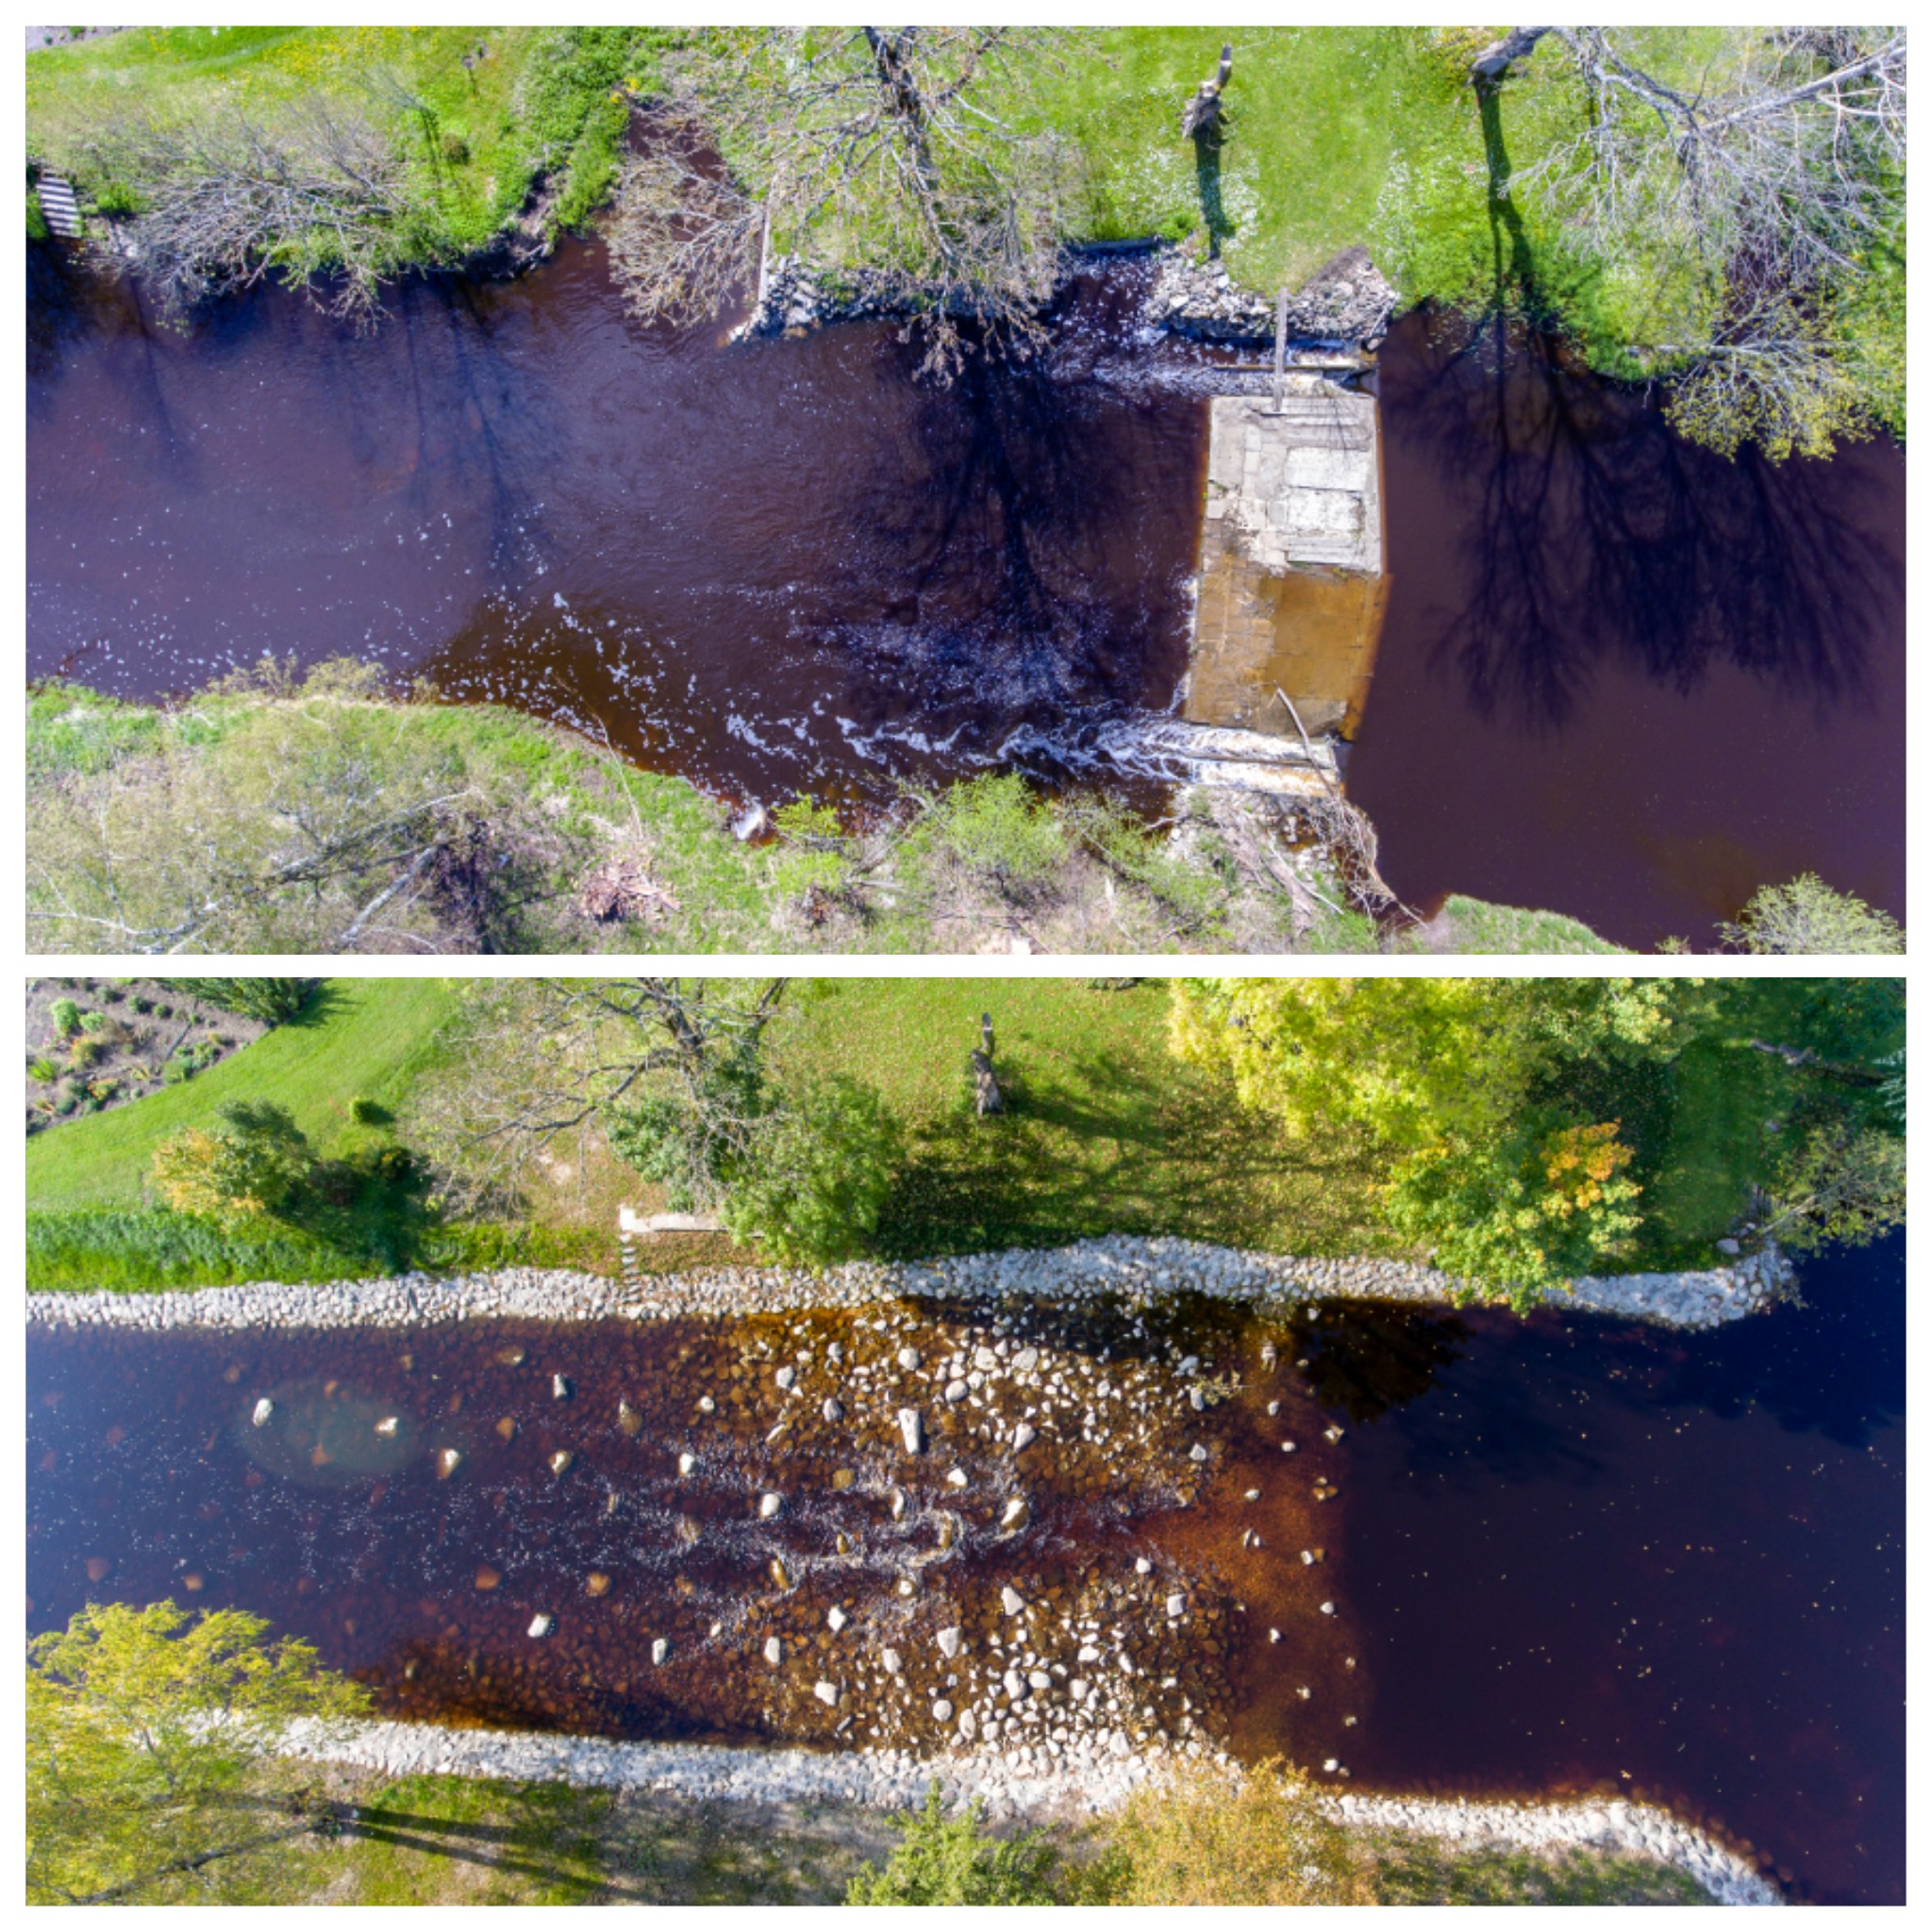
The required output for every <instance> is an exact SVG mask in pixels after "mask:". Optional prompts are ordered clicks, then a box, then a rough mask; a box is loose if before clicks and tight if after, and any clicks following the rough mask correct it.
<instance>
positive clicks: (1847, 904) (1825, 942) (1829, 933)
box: [1718, 872, 1906, 953]
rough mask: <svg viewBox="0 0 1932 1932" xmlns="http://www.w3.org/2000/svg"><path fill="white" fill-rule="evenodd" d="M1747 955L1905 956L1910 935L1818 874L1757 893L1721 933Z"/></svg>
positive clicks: (1720, 927)
mask: <svg viewBox="0 0 1932 1932" xmlns="http://www.w3.org/2000/svg"><path fill="white" fill-rule="evenodd" d="M1718 932H1719V935H1720V937H1721V938H1722V939H1723V941H1724V944H1725V945H1727V946H1730V947H1732V948H1734V949H1735V950H1737V951H1739V952H1744V953H1903V952H1904V951H1905V949H1906V936H1905V933H1904V931H1903V929H1902V928H1901V927H1900V925H1899V923H1898V921H1897V920H1895V919H1894V918H1893V917H1892V916H1891V914H1890V913H1889V912H1881V911H1880V910H1879V909H1878V908H1876V907H1875V906H1868V905H1867V904H1866V903H1865V902H1864V900H1862V899H1859V898H1855V897H1854V896H1853V895H1852V894H1851V893H1849V892H1835V891H1832V889H1831V888H1830V887H1829V886H1827V885H1826V884H1825V883H1824V880H1823V879H1821V878H1820V877H1819V876H1818V874H1816V873H1810V872H1807V873H1805V874H1802V875H1800V876H1799V877H1797V878H1794V879H1793V880H1792V881H1791V882H1790V885H1786V886H1765V887H1763V888H1761V889H1760V890H1759V891H1757V892H1754V893H1753V894H1752V896H1751V899H1750V902H1749V904H1747V905H1746V906H1745V908H1744V909H1743V911H1742V912H1740V914H1739V915H1738V918H1737V922H1736V924H1729V923H1726V924H1723V925H1721V926H1719V928H1718Z"/></svg>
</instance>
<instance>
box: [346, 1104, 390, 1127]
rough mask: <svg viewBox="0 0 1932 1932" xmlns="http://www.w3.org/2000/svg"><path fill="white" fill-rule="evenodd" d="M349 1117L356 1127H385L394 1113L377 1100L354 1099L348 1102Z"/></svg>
mask: <svg viewBox="0 0 1932 1932" xmlns="http://www.w3.org/2000/svg"><path fill="white" fill-rule="evenodd" d="M349 1118H350V1119H351V1120H353V1121H354V1122H355V1123H356V1124H357V1125H358V1127H386V1126H388V1125H389V1124H390V1123H391V1121H393V1120H394V1119H395V1115H394V1114H392V1113H391V1111H390V1110H389V1108H386V1107H385V1106H383V1104H382V1103H381V1101H379V1100H369V1099H356V1100H352V1101H350V1103H349Z"/></svg>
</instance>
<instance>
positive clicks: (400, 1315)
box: [26, 1235, 1790, 1330]
mask: <svg viewBox="0 0 1932 1932" xmlns="http://www.w3.org/2000/svg"><path fill="white" fill-rule="evenodd" d="M1789 1273H1790V1268H1789V1264H1788V1263H1787V1262H1786V1261H1785V1259H1784V1257H1782V1256H1781V1255H1780V1254H1779V1253H1778V1252H1777V1250H1776V1249H1775V1248H1767V1249H1765V1250H1764V1251H1762V1252H1761V1253H1758V1254H1754V1255H1746V1256H1742V1257H1740V1258H1738V1259H1737V1260H1735V1261H1730V1262H1726V1263H1725V1264H1724V1265H1722V1266H1719V1267H1714V1268H1704V1269H1691V1270H1686V1271H1682V1272H1679V1273H1675V1274H1617V1275H1600V1276H1583V1277H1580V1278H1578V1279H1577V1280H1575V1281H1574V1282H1572V1283H1571V1284H1570V1285H1569V1286H1568V1287H1567V1288H1562V1289H1555V1290H1552V1291H1550V1293H1549V1294H1548V1295H1547V1296H1546V1297H1545V1300H1546V1302H1547V1304H1548V1306H1550V1307H1559V1308H1568V1309H1574V1310H1577V1311H1580V1312H1586V1313H1591V1314H1604V1315H1612V1316H1621V1317H1624V1318H1629V1319H1635V1320H1639V1321H1645V1322H1655V1323H1658V1324H1662V1325H1664V1326H1667V1327H1675V1328H1711V1327H1716V1326H1717V1325H1719V1324H1721V1323H1724V1322H1730V1321H1736V1320H1739V1319H1740V1318H1741V1317H1742V1316H1745V1315H1748V1314H1751V1313H1753V1312H1754V1311H1756V1310H1757V1309H1758V1308H1760V1307H1763V1306H1764V1305H1765V1303H1766V1302H1767V1301H1768V1300H1769V1299H1770V1298H1771V1297H1772V1296H1773V1295H1774V1293H1775V1292H1776V1291H1777V1290H1778V1289H1779V1288H1780V1287H1781V1286H1782V1285H1783V1283H1784V1282H1785V1280H1786V1279H1787V1277H1788V1275H1789ZM1184 1294H1199V1295H1206V1296H1210V1297H1213V1298H1215V1299H1218V1300H1223V1301H1227V1302H1230V1303H1236V1304H1241V1305H1244V1306H1246V1307H1254V1308H1257V1309H1267V1308H1270V1307H1274V1308H1279V1309H1283V1310H1288V1309H1292V1308H1294V1307H1302V1306H1306V1305H1308V1304H1315V1303H1321V1302H1324V1301H1344V1302H1345V1301H1388V1302H1411V1303H1424V1304H1435V1305H1443V1306H1446V1305H1453V1304H1455V1303H1456V1302H1457V1301H1458V1300H1460V1299H1462V1298H1463V1296H1464V1290H1463V1288H1462V1285H1461V1284H1460V1283H1459V1282H1457V1280H1456V1279H1455V1277H1453V1276H1451V1275H1448V1274H1443V1273H1442V1272H1441V1270H1440V1269H1435V1268H1427V1267H1424V1266H1422V1265H1420V1264H1418V1263H1415V1262H1410V1261H1396V1260H1389V1259H1385V1258H1380V1257H1372V1256H1356V1257H1326V1258H1324V1257H1302V1256H1290V1255H1266V1254H1258V1253H1256V1252H1254V1251H1253V1250H1249V1249H1241V1248H1225V1247H1218V1246H1215V1245H1213V1244H1212V1243H1209V1242H1206V1241H1182V1240H1178V1239H1174V1238H1171V1237H1166V1236H1129V1235H1108V1236H1104V1237H1102V1238H1100V1239H1098V1240H1095V1241H1076V1242H1074V1243H1073V1244H1072V1245H1071V1246H1069V1247H1064V1248H1008V1249H1005V1250H1002V1251H1000V1252H998V1253H993V1254H985V1255H964V1256H956V1257H945V1258H942V1259H939V1260H932V1261H912V1262H905V1263H886V1262H872V1261H861V1262H851V1263H848V1264H847V1265H845V1266H843V1267H840V1268H830V1269H825V1270H824V1271H821V1272H812V1271H809V1270H803V1269H783V1268H711V1269H703V1270H696V1271H693V1272H691V1273H689V1274H655V1275H641V1274H629V1273H626V1274H625V1276H624V1277H623V1278H621V1279H611V1278H609V1277H608V1276H604V1275H598V1274H580V1273H573V1272H570V1271H565V1270H545V1269H531V1268H507V1269H501V1270H498V1271H496V1272H494V1273H491V1274H461V1275H455V1276H449V1277H441V1276H437V1275H431V1274H408V1275H403V1276H399V1277H392V1278H390V1279H384V1280H375V1281H334V1282H309V1283H303V1284H301V1285H299V1286H289V1285H282V1284H277V1283H272V1282H254V1283H250V1284H247V1285H245V1286H242V1287H235V1288H208V1289H199V1290H194V1291H181V1292H175V1293H168V1294H151V1295H126V1294H109V1293H98V1294H69V1293H58V1294H30V1295H28V1296H27V1298H26V1317H27V1320H28V1321H29V1322H46V1323H54V1324H88V1325H94V1324H109V1325H114V1326H121V1327H133V1328H145V1329H155V1330H158V1329H168V1328H177V1327H198V1328H255V1327H264V1326H267V1327H293V1328H347V1327H413V1326H416V1325H419V1324H437V1323H444V1322H460V1321H474V1320H502V1319H506V1318H509V1319H517V1320H525V1321H541V1322H575V1321H591V1322H599V1321H613V1320H622V1321H642V1322H649V1321H654V1320H661V1319H664V1318H667V1317H672V1316H683V1315H748V1314H758V1313H773V1312H778V1311H782V1310H786V1309H795V1308H813V1307H824V1308H864V1307H874V1305H877V1304H880V1303H884V1302H890V1301H894V1300H898V1299H900V1298H902V1297H904V1298H909V1299H913V1300H924V1301H940V1302H947V1301H952V1300H957V1299H959V1298H962V1297H963V1298H965V1299H967V1300H969V1301H972V1302H974V1303H976V1304H979V1305H982V1306H984V1307H988V1308H991V1307H997V1306H999V1305H1001V1304H1005V1303H1008V1302H1025V1301H1032V1300H1038V1301H1041V1302H1046V1303H1051V1304H1053V1305H1056V1306H1077V1305H1082V1304H1091V1303H1095V1302H1100V1301H1108V1300H1119V1301H1122V1302H1124V1303H1126V1304H1130V1305H1138V1306H1145V1305H1148V1304H1151V1303H1153V1302H1156V1301H1159V1300H1162V1299H1166V1298H1170V1297H1173V1296H1175V1295H1184Z"/></svg>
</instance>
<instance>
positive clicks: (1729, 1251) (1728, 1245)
mask: <svg viewBox="0 0 1932 1932" xmlns="http://www.w3.org/2000/svg"><path fill="white" fill-rule="evenodd" d="M1717 1251H1718V1253H1719V1254H1720V1255H1735V1254H1738V1253H1740V1251H1741V1243H1740V1242H1739V1241H1736V1240H1734V1239H1733V1238H1732V1237H1731V1236H1730V1235H1725V1236H1724V1239H1723V1240H1722V1241H1719V1242H1718V1244H1717Z"/></svg>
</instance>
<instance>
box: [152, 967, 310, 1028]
mask: <svg viewBox="0 0 1932 1932" xmlns="http://www.w3.org/2000/svg"><path fill="white" fill-rule="evenodd" d="M159 983H160V984H161V985H162V986H166V987H172V988H173V989H174V991H176V992H180V993H186V994H187V995H188V996H189V997H190V998H191V999H197V1000H200V1001H202V1002H203V1003H204V1004H205V1005H207V1006H210V1007H220V1008H222V1009H223V1011H225V1012H229V1013H240V1014H241V1015H242V1018H243V1019H244V1020H259V1021H260V1022H261V1024H263V1025H264V1026H285V1025H287V1024H288V1023H289V1022H290V1021H291V1020H294V1019H299V1018H300V1017H301V1015H302V1012H303V1010H304V1008H307V1006H308V1002H309V1001H310V1000H311V999H313V998H314V997H315V989H316V988H317V987H318V986H320V985H321V984H322V982H321V981H320V980H319V979H222V978H213V977H210V978H208V979H164V980H162V981H160V982H159Z"/></svg>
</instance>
